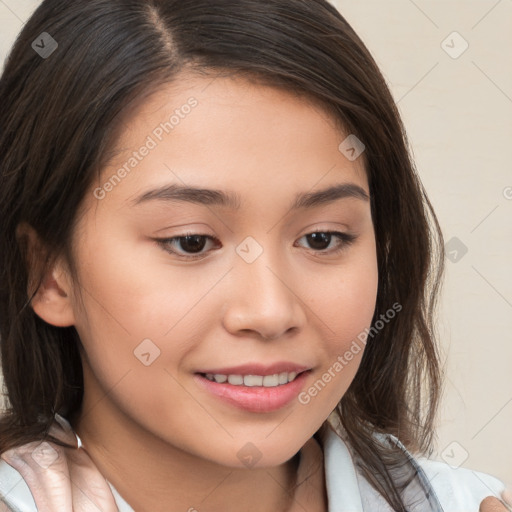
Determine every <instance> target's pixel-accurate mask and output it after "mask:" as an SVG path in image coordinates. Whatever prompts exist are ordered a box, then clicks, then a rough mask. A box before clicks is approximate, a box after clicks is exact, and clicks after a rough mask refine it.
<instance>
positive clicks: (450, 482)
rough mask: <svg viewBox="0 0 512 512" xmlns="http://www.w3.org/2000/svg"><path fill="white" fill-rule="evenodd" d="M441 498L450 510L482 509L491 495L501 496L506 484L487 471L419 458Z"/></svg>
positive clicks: (420, 464) (459, 511) (464, 511)
mask: <svg viewBox="0 0 512 512" xmlns="http://www.w3.org/2000/svg"><path fill="white" fill-rule="evenodd" d="M416 461H417V463H418V464H419V466H420V467H421V469H422V470H423V471H424V473H425V475H426V477H427V479H428V481H429V483H430V485H431V486H432V488H433V490H434V492H435V493H436V495H437V497H438V499H439V501H440V502H441V504H442V505H443V507H444V508H445V510H447V511H451V512H467V511H470V510H475V512H476V511H478V508H479V506H480V503H481V502H482V500H483V499H484V498H486V497H487V496H497V497H499V496H501V493H502V492H503V491H504V490H505V484H504V483H503V482H502V481H501V480H499V479H498V478H495V477H494V476H492V475H489V474H487V473H482V472H480V471H474V470H472V469H468V468H462V467H453V466H450V465H449V464H446V463H444V462H439V461H434V460H430V459H427V458H424V457H419V458H417V459H416Z"/></svg>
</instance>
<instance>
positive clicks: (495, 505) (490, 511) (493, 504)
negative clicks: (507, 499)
mask: <svg viewBox="0 0 512 512" xmlns="http://www.w3.org/2000/svg"><path fill="white" fill-rule="evenodd" d="M507 510H508V509H507V508H506V507H505V506H504V505H503V503H501V502H500V501H499V500H498V499H497V498H494V497H491V496H490V497H488V498H485V499H484V500H483V501H482V503H481V504H480V509H479V512H507Z"/></svg>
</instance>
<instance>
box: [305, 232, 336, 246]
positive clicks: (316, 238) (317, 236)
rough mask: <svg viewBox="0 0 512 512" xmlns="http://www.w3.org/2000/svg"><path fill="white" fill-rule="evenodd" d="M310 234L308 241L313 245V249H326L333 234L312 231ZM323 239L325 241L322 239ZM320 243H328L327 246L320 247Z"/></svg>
mask: <svg viewBox="0 0 512 512" xmlns="http://www.w3.org/2000/svg"><path fill="white" fill-rule="evenodd" d="M307 236H308V242H309V244H310V245H311V247H312V248H313V249H325V248H326V247H328V246H329V243H330V241H331V234H330V233H311V234H310V235H307ZM322 239H323V241H322ZM318 243H320V245H322V244H323V243H325V244H326V246H325V247H318V245H317V244H318Z"/></svg>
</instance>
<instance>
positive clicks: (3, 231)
mask: <svg viewBox="0 0 512 512" xmlns="http://www.w3.org/2000/svg"><path fill="white" fill-rule="evenodd" d="M0 100H1V101H0V104H1V107H0V126H1V133H0V205H1V206H0V209H1V210H0V215H1V216H2V219H3V222H2V224H1V228H0V263H1V265H0V267H1V268H2V277H1V281H0V335H1V354H2V365H3V374H4V381H5V388H6V396H7V399H8V404H7V410H6V412H5V414H4V415H3V416H2V417H1V419H0V453H1V458H2V462H1V463H0V498H1V500H2V501H3V503H4V509H6V510H20V511H21V510H23V511H25V510H40V511H47V510H48V511H68V510H69V511H71V510H73V511H89V510H102V511H115V510H121V511H133V510H136V511H171V512H174V511H187V510H188V511H189V512H192V511H200V512H201V511H223V512H230V511H234V510H237V511H239V510H244V511H251V512H259V511H269V510H272V511H283V512H284V511H302V510H306V511H308V512H323V511H347V512H348V511H351V512H352V511H362V510H365V511H372V512H373V511H377V510H382V511H385V510H388V511H389V510H399V511H406V510H414V511H441V510H445V511H462V510H464V511H472V510H474V511H477V510H478V509H479V506H480V503H481V501H482V500H483V499H484V498H486V497H487V496H496V497H499V496H500V494H501V493H502V492H503V484H502V483H501V482H500V481H498V480H496V479H495V478H493V477H491V476H489V475H486V474H482V473H476V472H472V471H469V470H466V469H461V468H459V469H457V470H456V469H453V468H451V467H449V466H447V465H445V464H442V463H439V462H434V461H431V460H428V458H427V457H426V456H428V455H429V453H430V449H431V446H432V439H433V425H434V419H435V412H436V407H437V403H438V390H439V386H440V371H439V367H438V356H437V349H436V343H435V339H434V328H433V312H434V306H435V300H436V296H437V292H438V286H439V280H440V277H441V273H442V263H443V257H444V255H443V249H442V248H443V244H442V236H441V233H440V229H439V226H438V224H437V220H436V218H435V215H434V213H433V211H432V209H431V206H430V203H429V202H428V199H427V196H426V194H425V192H424V190H423V187H422V185H421V183H420V180H419V178H418V176H417V174H416V172H415V170H414V167H413V164H412V162H411V159H410V156H409V154H408V150H407V144H406V138H405V134H404V131H403V128H402V124H401V121H400V118H399V115H398V112H397V109H396V107H395V105H394V103H393V100H392V97H391V95H390V93H389V90H388V88H387V86H386V84H385V82H384V80H383V78H382V76H381V74H380V72H379V70H378V69H377V67H376V65H375V62H374V61H373V59H372V57H371V56H370V54H369V53H368V51H367V49H366V48H365V46H364V45H363V43H362V42H361V41H360V39H359V38H358V37H357V35H356V34H355V33H354V32H353V30H352V29H351V27H350V26H349V25H348V24H347V22H346V21H345V20H344V19H343V17H342V16H341V15H340V14H339V13H338V12H337V11H336V9H334V8H333V7H332V6H331V5H330V4H328V3H327V2H325V1H323V0H265V1H263V0H236V1H234V0H190V1H187V2H184V1H178V0H90V1H88V2H80V1H70V0H45V1H44V2H43V3H42V5H41V6H40V7H39V8H38V9H37V11H36V12H35V14H34V15H33V16H32V17H31V19H30V20H29V21H28V22H27V24H26V25H25V26H24V28H23V30H22V32H21V34H20V36H19V38H18V40H17V41H16V44H15V46H14V48H13V50H12V53H11V54H10V56H9V59H8V61H7V64H6V67H5V71H4V74H3V76H2V79H1V81H0ZM491 506H492V505H491ZM500 506H501V505H500Z"/></svg>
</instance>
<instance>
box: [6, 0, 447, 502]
mask: <svg viewBox="0 0 512 512" xmlns="http://www.w3.org/2000/svg"><path fill="white" fill-rule="evenodd" d="M43 32H47V33H48V34H50V35H51V36H52V37H53V39H55V40H56V41H57V43H58V47H57V48H56V50H55V51H54V53H52V54H51V55H50V56H47V58H42V57H41V56H40V55H38V54H37V53H36V51H34V49H33V47H31V45H32V42H33V41H35V40H36V39H37V38H39V37H41V36H40V35H41V34H42V33H43ZM186 70H191V71H193V72H196V73H201V74H203V75H212V76H213V74H215V73H228V74H233V75H244V76H246V77H249V78H251V79H253V80H257V81H258V83H260V84H263V85H268V86H271V87H278V88H281V89H284V90H286V91H289V92H290V93H292V92H293V93H298V94H302V95H305V96H306V97H308V98H310V99H311V100H314V101H317V102H320V103H321V104H322V105H323V106H324V107H325V108H326V110H327V111H328V112H329V113H330V114H331V116H332V118H333V119H335V120H336V121H337V122H339V123H340V126H342V127H343V128H344V132H345V133H346V134H354V135H356V136H357V137H358V138H359V139H360V140H361V141H363V143H364V145H365V152H364V154H363V158H364V163H365V169H366V173H367V177H368V182H369V188H370V196H371V212H372V219H373V223H374V228H375V237H376V247H377V261H378V292H377V301H376V307H375V313H374V317H373V321H374V322H375V321H377V320H378V319H379V318H381V315H383V314H386V311H388V310H389V308H390V307H391V305H392V304H394V303H398V304H400V305H401V306H402V309H401V311H400V313H399V314H397V315H396V317H395V318H394V319H393V320H391V321H390V322H389V323H387V324H386V325H385V326H384V328H383V329H381V330H379V331H378V332H377V333H375V334H374V335H372V336H370V337H368V340H367V344H366V350H365V352H364V354H363V357H362V360H361V364H360V367H359V369H358V372H357V374H356V376H355V378H354V380H353V382H352V383H351V385H350V387H349V389H348V390H347V392H346V393H345V395H344V396H343V398H342V399H341V401H340V403H339V404H338V405H337V407H336V409H335V410H334V412H333V414H335V415H336V416H337V417H338V419H339V420H340V422H341V424H342V426H343V429H344V431H345V433H346V435H347V436H348V439H349V441H350V444H351V448H352V449H353V450H354V452H355V453H356V454H357V455H358V460H360V465H361V468H362V470H363V471H364V474H365V476H366V477H367V478H368V480H369V481H370V482H371V483H372V485H373V486H374V487H375V488H376V489H377V490H379V492H381V493H382V494H383V495H384V497H385V498H386V499H387V501H388V502H389V503H390V504H391V505H392V506H393V508H394V510H405V508H404V505H403V503H402V501H401V498H400V495H399V492H398V491H397V488H396V485H395V484H393V482H392V480H391V479H390V477H389V473H388V465H387V463H386V461H388V460H391V461H393V460H395V461H397V462H398V459H399V458H400V454H398V453H397V452H396V450H395V451H392V450H390V449H388V448H385V447H384V446H383V445H382V444H379V443H378V441H377V440H376V437H375V435H374V434H375V433H388V434H393V435H395V436H396V437H398V438H399V439H400V440H401V441H402V443H403V444H404V445H405V446H406V447H407V448H409V449H410V450H413V451H416V452H419V453H426V452H428V451H429V450H430V449H431V447H432V442H433V439H434V437H433V436H434V434H433V432H434V424H435V414H436V410H437V405H438V401H439V394H440V385H441V370H440V365H439V356H438V349H437V345H436V329H435V327H434V321H433V316H434V312H435V309H436V301H437V297H438V294H439V288H440V283H441V277H442V273H443V265H444V263H443V262H444V250H443V243H442V242H443V240H442V234H441V230H440V227H439V224H438V221H437V219H436V216H435V213H434V211H433V209H432V206H431V204H430V202H429V200H428V197H427V195H426V193H425V190H424V188H423V185H422V184H421V181H420V179H419V177H418V175H417V171H416V169H415V167H414V164H413V161H412V158H411V154H410V150H409V144H408V141H407V137H406V134H405V130H404V127H403V124H402V121H401V119H400V115H399V112H398V109H397V107H396V105H395V103H394V101H393V98H392V96H391V93H390V91H389V89H388V87H387V85H386V82H385V80H384V78H383V76H382V74H381V72H380V71H379V69H378V67H377V65H376V63H375V61H374V59H373V58H372V56H371V54H370V53H369V51H368V50H367V48H366V47H365V45H364V44H363V42H362V41H361V40H360V39H359V37H358V36H357V35H356V33H355V32H354V30H353V29H352V28H351V26H350V25H349V24H348V22H347V21H346V20H345V19H344V17H343V16H342V15H341V14H340V13H339V12H338V11H337V10H336V9H335V8H334V7H333V6H332V5H331V4H329V3H328V2H327V1H326V0H190V1H187V2H184V1H182V0H89V1H87V2H83V1H79V0H45V1H44V2H43V3H42V4H41V5H40V6H39V8H38V9H37V10H36V11H35V13H34V14H33V15H32V17H31V18H30V19H29V20H28V22H27V23H26V24H25V26H24V27H23V30H22V31H21V33H20V34H19V36H18V38H17V40H16V42H15V44H14V46H13V49H12V50H11V53H10V54H9V56H8V58H7V60H6V65H5V68H4V72H3V75H2V77H1V79H0V126H1V132H0V217H1V218H2V219H3V220H2V223H1V225H0V269H1V270H0V272H1V274H0V275H1V278H0V338H1V358H2V369H3V375H4V386H5V392H6V398H7V406H6V410H5V412H4V414H3V415H2V417H1V418H0V453H1V452H3V451H6V450H7V449H9V448H12V447H16V446H19V445H21V444H24V443H26V442H29V441H34V440H42V439H48V438H49V428H50V425H51V424H52V422H53V420H54V415H55V413H57V412H58V413H61V414H73V413H74V412H76V411H78V410H79V408H80V406H81V400H82V395H83V375H82V367H81V359H80V353H79V347H80V339H79V337H78V334H77V332H76V330H75V328H74V327H55V326H53V325H49V324H48V323H46V322H44V321H43V320H41V319H40V318H39V317H38V316H37V315H36V314H35V313H34V311H33V309H32V308H31V307H30V304H31V300H32V298H33V297H34V295H35V293H36V291H37V288H38V287H39V286H40V284H41V282H42V279H43V276H44V275H45V274H46V272H47V271H48V269H49V268H51V265H52V263H53V262H54V261H55V259H56V258H57V257H58V256H65V258H66V261H67V262H68V263H69V265H70V268H71V270H72V271H73V275H75V274H74V270H73V269H74V266H73V250H72V249H73V247H72V241H73V234H74V229H75V226H76V223H77V216H78V212H79V208H80V205H81V204H82V200H83V198H84V196H85V194H86V193H87V191H89V190H90V187H91V184H92V183H93V179H94V176H95V174H96V173H99V172H100V170H101V168H102V165H103V164H104V162H105V159H106V157H107V155H108V154H109V151H111V150H112V147H113V144H114V142H115V141H116V140H117V139H116V135H117V134H118V133H119V130H120V129H121V127H122V126H121V125H122V121H121V119H122V114H123V113H125V112H126V111H127V109H128V106H129V105H130V104H133V103H134V102H135V101H137V100H138V99H139V100H140V99H141V98H143V97H145V95H147V94H148V93H149V92H150V91H155V90H157V89H158V87H160V86H162V85H164V84H170V83H172V82H175V81H179V80H180V75H181V74H182V73H183V72H184V71H186ZM22 223H25V224H27V225H29V226H31V227H32V228H33V229H34V231H35V232H36V233H37V235H38V239H39V240H40V244H39V245H38V248H37V251H36V253H34V254H31V253H29V250H28V248H29V245H28V242H27V238H26V236H23V235H22V234H20V233H19V232H17V228H18V226H20V225H21V224H22ZM28 262H32V264H31V265H29V264H28ZM372 334H373V333H372Z"/></svg>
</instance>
